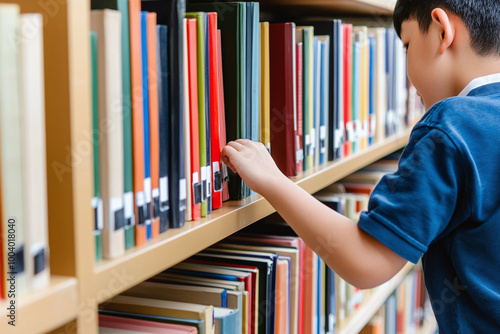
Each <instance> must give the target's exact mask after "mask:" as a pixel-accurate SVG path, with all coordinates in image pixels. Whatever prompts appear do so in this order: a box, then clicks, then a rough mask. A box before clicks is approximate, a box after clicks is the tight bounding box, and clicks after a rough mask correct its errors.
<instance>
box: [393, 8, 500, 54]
mask: <svg viewBox="0 0 500 334" xmlns="http://www.w3.org/2000/svg"><path fill="white" fill-rule="evenodd" d="M435 8H441V9H443V10H444V11H446V12H448V13H451V14H455V15H457V16H458V17H459V18H460V19H461V20H462V22H464V23H465V25H466V27H467V29H468V30H469V34H470V38H471V46H472V48H473V49H474V50H475V51H476V52H477V53H478V54H479V55H483V56H485V55H492V54H496V55H497V56H498V55H500V0H398V2H397V3H396V7H395V8H394V15H393V21H394V28H395V29H396V32H397V34H398V36H399V37H401V25H402V24H403V22H404V21H406V20H410V19H416V20H417V22H418V26H419V28H420V31H421V32H422V33H424V34H425V33H427V32H428V30H429V26H430V24H431V22H432V17H431V12H432V11H433V10H434V9H435Z"/></svg>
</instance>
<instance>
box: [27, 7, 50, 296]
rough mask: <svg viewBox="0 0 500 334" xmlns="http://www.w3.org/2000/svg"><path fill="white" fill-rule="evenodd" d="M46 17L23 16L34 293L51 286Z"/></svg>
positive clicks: (29, 252)
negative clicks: (46, 137) (44, 55)
mask: <svg viewBox="0 0 500 334" xmlns="http://www.w3.org/2000/svg"><path fill="white" fill-rule="evenodd" d="M42 27H43V18H42V15H41V14H23V15H21V39H20V48H21V49H20V50H21V54H20V55H21V57H20V59H21V64H22V66H21V78H22V79H21V86H22V95H23V97H22V112H23V140H24V142H23V146H24V151H23V153H24V176H25V181H26V182H25V183H24V187H25V196H24V200H25V213H26V214H25V217H26V249H25V252H26V273H27V275H28V285H29V288H30V289H31V290H40V289H43V288H45V287H47V286H48V284H49V280H50V274H49V261H48V260H49V257H48V255H49V247H48V225H47V224H48V218H47V217H48V213H47V171H46V149H45V90H44V79H43V78H44V72H43V30H42Z"/></svg>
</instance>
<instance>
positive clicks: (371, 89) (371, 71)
mask: <svg viewBox="0 0 500 334" xmlns="http://www.w3.org/2000/svg"><path fill="white" fill-rule="evenodd" d="M368 43H369V44H368V47H369V50H370V51H369V54H370V59H369V65H368V126H369V131H368V145H372V144H373V141H374V136H375V124H376V123H375V51H376V45H375V37H374V36H368Z"/></svg>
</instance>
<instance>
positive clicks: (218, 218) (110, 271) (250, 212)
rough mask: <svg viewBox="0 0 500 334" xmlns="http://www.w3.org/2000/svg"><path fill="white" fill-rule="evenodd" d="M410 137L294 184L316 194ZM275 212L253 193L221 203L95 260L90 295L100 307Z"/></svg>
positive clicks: (405, 135)
mask: <svg viewBox="0 0 500 334" xmlns="http://www.w3.org/2000/svg"><path fill="white" fill-rule="evenodd" d="M409 134H410V130H406V131H404V132H403V133H401V134H400V135H398V136H395V137H392V138H390V139H387V140H385V141H384V142H381V143H378V144H375V145H373V146H371V147H369V148H368V149H366V150H364V151H363V152H360V153H357V154H354V155H352V156H350V157H348V158H345V159H342V160H341V161H340V162H331V163H329V164H327V165H326V166H323V167H319V168H317V169H313V170H311V171H308V172H307V173H303V174H302V175H300V176H298V177H296V178H293V180H294V181H295V182H296V183H297V184H298V185H299V186H300V187H302V188H304V189H305V190H306V191H307V192H309V193H314V192H316V191H318V190H320V189H323V188H325V187H326V186H328V185H329V184H331V183H333V182H336V181H338V180H340V179H341V178H343V177H345V176H347V175H349V174H351V173H353V172H355V171H356V170H358V169H360V168H363V167H364V166H366V165H369V164H371V163H372V162H374V161H377V160H378V159H380V158H382V157H384V156H386V155H388V154H390V153H392V152H394V151H396V150H398V149H400V148H401V147H403V146H405V145H406V144H407V143H408V137H409ZM274 211H275V210H274V209H273V207H272V206H271V205H270V204H269V203H268V202H267V200H266V199H265V198H263V197H261V196H260V195H257V194H256V195H252V196H251V197H249V198H246V199H244V200H241V201H228V202H225V203H223V206H222V208H220V209H218V210H215V211H213V212H212V214H210V215H209V217H207V218H202V219H201V220H198V221H192V222H186V225H185V226H184V227H182V228H178V229H170V230H168V231H167V232H165V233H164V234H162V235H161V236H160V237H159V238H158V239H157V240H154V241H152V243H150V244H147V245H145V246H140V247H134V248H132V249H130V250H128V251H127V252H126V253H125V255H124V256H121V257H119V258H117V259H112V260H103V261H101V262H99V263H98V264H97V265H96V267H95V269H94V274H95V275H94V281H95V284H94V286H95V289H96V290H95V291H94V296H95V297H96V298H97V302H98V303H101V302H104V301H105V300H107V299H109V298H111V297H113V296H115V295H117V294H119V293H121V292H123V291H125V290H127V289H129V288H131V287H133V286H134V285H137V284H139V283H140V282H142V281H144V280H146V279H148V278H150V277H151V276H154V275H155V274H157V273H159V272H161V271H163V270H165V269H166V268H169V267H171V266H172V265H174V264H176V263H178V262H180V261H182V260H184V259H186V258H188V257H189V256H192V255H194V254H196V253H198V252H200V251H201V250H203V249H205V248H207V247H209V246H211V245H213V244H214V243H216V242H218V241H220V240H222V239H223V238H225V237H227V236H230V235H231V234H233V233H235V232H237V231H239V230H240V229H242V228H244V227H245V226H248V225H250V224H252V223H253V222H255V221H257V220H259V219H262V218H264V217H266V216H268V215H269V214H271V213H273V212H274Z"/></svg>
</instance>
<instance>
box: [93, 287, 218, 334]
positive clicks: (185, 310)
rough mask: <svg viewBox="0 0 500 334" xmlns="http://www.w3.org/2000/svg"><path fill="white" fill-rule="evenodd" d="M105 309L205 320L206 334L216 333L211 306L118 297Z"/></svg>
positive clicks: (106, 304) (110, 301)
mask: <svg viewBox="0 0 500 334" xmlns="http://www.w3.org/2000/svg"><path fill="white" fill-rule="evenodd" d="M103 308H104V309H106V310H113V311H120V312H130V313H139V314H149V315H157V316H164V317H174V318H184V319H195V320H203V321H204V322H205V333H207V334H213V333H214V308H213V306H211V305H200V304H193V303H181V302H173V301H168V300H157V299H148V298H138V297H129V296H116V297H114V298H112V299H110V300H109V301H108V302H106V303H105V304H103Z"/></svg>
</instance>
